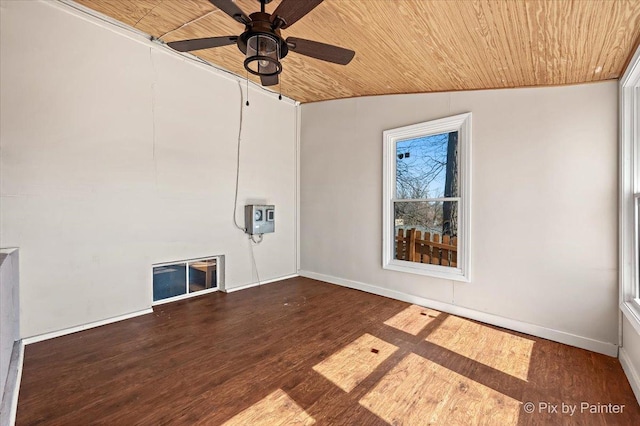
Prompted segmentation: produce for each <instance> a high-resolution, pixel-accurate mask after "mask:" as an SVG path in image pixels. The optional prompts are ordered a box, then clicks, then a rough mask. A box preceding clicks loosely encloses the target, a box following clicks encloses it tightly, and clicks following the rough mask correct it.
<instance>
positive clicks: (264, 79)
mask: <svg viewBox="0 0 640 426" xmlns="http://www.w3.org/2000/svg"><path fill="white" fill-rule="evenodd" d="M260 82H261V83H262V85H263V86H275V85H276V84H278V74H276V75H271V76H264V75H261V76H260Z"/></svg>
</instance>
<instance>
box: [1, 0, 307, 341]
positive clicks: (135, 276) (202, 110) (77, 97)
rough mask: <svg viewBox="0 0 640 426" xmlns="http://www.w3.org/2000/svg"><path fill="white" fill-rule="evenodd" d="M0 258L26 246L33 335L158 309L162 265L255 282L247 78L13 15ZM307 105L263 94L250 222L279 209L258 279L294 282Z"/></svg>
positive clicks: (26, 12) (23, 7)
mask: <svg viewBox="0 0 640 426" xmlns="http://www.w3.org/2000/svg"><path fill="white" fill-rule="evenodd" d="M0 7H1V8H2V17H1V19H2V20H1V24H0V28H1V37H0V39H1V45H0V52H1V55H2V56H1V61H0V62H1V67H2V68H1V74H2V77H1V78H2V80H1V87H2V93H1V105H0V106H1V111H2V115H1V120H2V121H1V126H0V128H1V133H0V143H1V146H0V149H1V153H2V157H1V160H0V161H1V163H0V166H1V167H0V168H1V174H0V178H1V185H0V196H1V208H0V213H1V216H2V221H1V226H0V233H1V237H0V247H3V246H4V247H6V246H17V247H20V257H21V289H20V292H21V309H22V312H21V315H22V316H21V323H22V324H21V326H22V337H29V336H33V335H37V334H41V333H45V332H49V331H54V330H60V329H63V328H66V327H72V326H76V325H82V324H86V323H90V322H93V321H98V320H102V319H106V318H110V317H114V316H118V315H122V314H127V313H130V312H136V311H139V310H143V309H145V308H148V307H150V305H151V301H152V290H151V278H152V275H151V264H153V263H157V262H166V261H171V260H177V259H187V258H194V257H201V256H208V255H218V254H224V255H226V283H227V287H229V288H230V287H237V286H242V285H247V284H250V283H252V282H255V279H256V278H255V277H256V275H255V271H253V268H252V263H251V257H250V251H249V243H248V240H247V238H245V236H244V234H243V233H241V232H240V231H239V230H237V229H236V228H235V227H234V225H233V221H232V211H233V198H234V184H235V170H236V169H235V159H236V138H237V133H238V125H239V115H238V113H239V106H240V94H239V89H238V84H237V82H236V80H234V79H232V78H231V77H229V76H228V75H226V74H225V73H222V72H219V71H216V70H213V69H212V68H210V67H206V66H203V65H199V64H195V63H194V62H192V61H190V60H188V59H185V58H182V57H180V56H178V55H177V54H175V53H173V52H170V51H169V49H168V48H164V47H161V46H158V45H156V44H154V43H151V42H148V41H147V40H145V39H144V38H143V37H139V36H137V35H134V34H131V33H129V32H127V31H124V30H120V29H116V28H115V27H114V26H112V25H109V24H106V23H102V22H100V21H99V20H97V19H95V18H89V17H86V16H83V15H81V14H79V13H78V12H75V11H73V10H72V9H70V8H69V7H67V6H64V5H60V4H58V3H52V2H43V1H28V2H16V1H3V2H2V3H1V6H0ZM295 118H296V107H295V105H294V104H293V102H292V101H290V100H283V101H278V99H277V97H276V96H275V95H273V94H265V93H264V92H263V91H262V90H258V89H256V90H253V89H252V93H251V106H250V107H249V108H247V109H246V110H245V115H244V129H243V145H242V155H241V177H240V196H239V202H238V205H239V211H238V217H239V221H240V223H241V224H242V223H243V222H244V219H243V218H242V206H243V205H244V204H245V201H247V200H264V201H267V202H269V203H273V204H275V205H276V214H277V223H276V229H277V231H276V233H274V234H272V235H267V236H265V239H264V242H263V243H262V245H260V246H258V247H256V250H255V252H256V261H257V265H258V270H259V273H260V278H261V279H262V280H266V279H273V278H277V277H281V276H286V275H289V274H293V273H295V272H296V255H295V250H296V248H295V240H296V238H295V229H296V226H295V204H296V201H295V182H296V176H295V173H296V163H295V158H296V148H295V141H296V128H295V126H296V124H295V123H296V119H295Z"/></svg>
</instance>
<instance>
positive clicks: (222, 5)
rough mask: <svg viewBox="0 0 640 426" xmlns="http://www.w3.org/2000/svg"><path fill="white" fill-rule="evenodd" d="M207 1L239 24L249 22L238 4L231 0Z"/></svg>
mask: <svg viewBox="0 0 640 426" xmlns="http://www.w3.org/2000/svg"><path fill="white" fill-rule="evenodd" d="M209 2H210V3H211V4H212V5H214V6H215V7H217V8H218V9H220V10H221V11H223V12H224V13H226V14H227V15H229V16H231V17H232V18H233V19H235V20H236V21H238V22H240V23H241V24H247V23H248V22H251V20H250V19H249V17H248V16H247V15H246V14H245V13H244V12H243V11H242V9H240V8H239V7H238V5H237V4H235V3H234V2H232V1H231V0H209Z"/></svg>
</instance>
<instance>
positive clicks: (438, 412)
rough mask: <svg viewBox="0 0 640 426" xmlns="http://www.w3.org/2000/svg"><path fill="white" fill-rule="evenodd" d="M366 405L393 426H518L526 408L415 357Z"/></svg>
mask: <svg viewBox="0 0 640 426" xmlns="http://www.w3.org/2000/svg"><path fill="white" fill-rule="evenodd" d="M360 404H361V405H362V406H363V407H365V408H367V409H368V410H369V411H371V412H372V413H374V414H375V415H377V416H378V417H380V418H382V419H383V420H385V421H386V422H388V423H389V424H392V425H397V426H401V425H427V424H441V425H464V424H469V422H470V421H472V419H491V422H492V424H499V425H503V426H507V425H515V424H517V423H518V415H519V412H520V402H519V401H517V400H515V399H513V398H511V397H508V396H506V395H503V394H501V393H500V392H497V391H495V390H493V389H491V388H488V387H486V386H484V385H482V384H480V383H478V382H475V381H473V380H471V379H469V378H467V377H465V376H462V375H460V374H458V373H456V372H454V371H451V370H449V369H447V368H445V367H442V366H441V365H439V364H436V363H434V362H432V361H429V360H427V359H425V358H423V357H421V356H419V355H416V354H409V355H407V357H406V358H404V359H403V360H402V361H401V362H400V363H398V365H396V366H395V367H394V368H393V369H392V370H391V371H390V372H389V373H388V374H387V375H386V376H384V377H383V378H382V380H381V381H380V382H379V383H378V384H377V385H376V387H375V388H373V389H372V390H371V391H370V392H369V393H368V394H366V395H365V396H364V397H363V398H362V399H361V400H360Z"/></svg>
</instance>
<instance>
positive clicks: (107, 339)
mask: <svg viewBox="0 0 640 426" xmlns="http://www.w3.org/2000/svg"><path fill="white" fill-rule="evenodd" d="M527 402H531V403H533V408H534V413H532V414H528V413H527V412H526V409H528V408H530V406H529V405H527V404H526V403H527ZM545 404H546V405H545ZM563 404H564V405H563ZM581 404H582V405H581ZM584 404H588V405H584ZM608 404H614V405H608ZM622 405H624V407H620V406H622ZM554 406H555V407H557V408H556V410H557V411H558V412H557V413H554V412H553V410H554ZM615 407H618V411H619V410H622V412H621V413H608V414H607V411H609V412H611V411H614V410H615V409H616V408H615ZM572 408H575V412H574V413H573V415H572V416H570V411H571V409H572ZM563 409H564V410H565V411H567V412H566V413H562V411H563ZM591 410H595V411H596V412H595V413H592V412H590V411H591ZM16 423H17V424H18V425H34V424H47V425H89V424H104V425H162V424H171V425H174V424H175V425H181V424H185V425H219V424H224V423H226V424H228V425H260V424H264V425H269V426H271V425H277V424H283V425H289V424H291V425H311V424H316V425H359V426H360V425H385V424H394V425H427V424H441V425H458V424H460V425H463V424H487V425H500V426H505V425H516V424H517V425H529V424H531V425H534V424H535V425H539V424H585V425H591V424H594V425H598V424H611V425H635V424H640V407H639V406H638V403H637V402H636V400H635V398H634V395H633V393H632V390H631V387H630V386H629V383H628V381H627V379H626V377H625V375H624V373H623V371H622V368H621V366H620V363H619V362H618V360H617V359H615V358H610V357H607V356H604V355H600V354H595V353H592V352H588V351H585V350H582V349H577V348H573V347H570V346H566V345H562V344H559V343H554V342H550V341H547V340H544V339H540V338H536V337H532V336H528V335H524V334H520V333H516V332H511V331H507V330H503V329H499V328H496V327H492V326H488V325H485V324H481V323H477V322H475V321H470V320H466V319H462V318H458V317H455V316H452V315H448V314H445V313H440V312H437V311H433V310H429V309H424V308H420V307H417V306H412V305H409V304H407V303H403V302H400V301H396V300H392V299H387V298H384V297H380V296H376V295H372V294H368V293H363V292H360V291H356V290H350V289H346V288H343V287H339V286H334V285H331V284H327V283H323V282H320V281H314V280H310V279H306V278H293V279H290V280H286V281H281V282H278V283H273V284H269V285H266V286H262V287H257V288H252V289H248V290H243V291H239V292H235V293H230V294H225V293H212V294H208V295H203V296H201V297H197V298H195V299H191V300H185V301H181V302H176V303H172V304H167V305H160V306H157V307H155V308H154V313H153V314H149V315H145V316H141V317H137V318H134V319H130V320H126V321H121V322H118V323H114V324H110V325H106V326H103V327H99V328H95V329H91V330H87V331H83V332H79V333H75V334H71V335H68V336H63V337H58V338H56V339H52V340H48V341H45V342H40V343H35V344H31V345H28V346H27V347H26V350H25V358H24V370H23V376H22V385H21V389H20V395H19V400H18V414H17V422H16Z"/></svg>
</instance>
